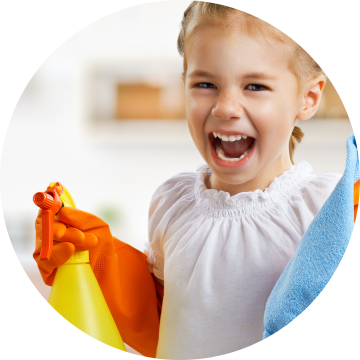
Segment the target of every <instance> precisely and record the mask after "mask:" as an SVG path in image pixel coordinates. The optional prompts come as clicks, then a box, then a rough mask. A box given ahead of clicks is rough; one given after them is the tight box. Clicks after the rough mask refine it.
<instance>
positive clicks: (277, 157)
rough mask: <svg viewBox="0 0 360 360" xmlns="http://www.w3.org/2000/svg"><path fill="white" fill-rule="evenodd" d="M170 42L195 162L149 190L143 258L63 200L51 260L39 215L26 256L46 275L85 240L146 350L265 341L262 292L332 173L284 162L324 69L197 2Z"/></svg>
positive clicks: (245, 19) (126, 331)
mask: <svg viewBox="0 0 360 360" xmlns="http://www.w3.org/2000/svg"><path fill="white" fill-rule="evenodd" d="M178 50H179V52H180V54H181V55H182V56H183V57H184V72H183V74H182V79H183V82H184V88H185V95H186V110H187V121H188V126H189V130H190V134H191V136H192V139H193V141H194V143H195V145H196V147H197V149H198V150H199V152H200V154H201V155H202V157H203V159H204V161H205V162H206V165H204V166H201V167H200V168H199V169H198V170H197V171H196V172H195V173H182V174H179V175H176V176H174V177H172V178H171V179H169V180H168V181H166V182H165V183H164V184H162V185H161V186H160V187H159V188H158V189H157V190H156V192H155V194H154V196H153V198H152V201H151V205H150V213H149V242H148V244H147V250H146V256H145V255H144V254H142V253H140V252H139V251H137V250H136V249H133V248H132V247H130V246H129V245H127V244H125V243H123V242H121V241H119V240H117V239H116V238H113V237H112V235H111V232H110V230H109V228H108V226H107V225H106V224H105V223H104V222H103V221H101V220H100V219H98V218H97V217H95V216H94V215H91V214H88V213H84V212H82V211H80V210H76V209H70V208H63V209H61V211H60V212H59V215H58V219H59V221H57V222H56V223H55V225H54V238H55V239H56V240H57V242H56V244H55V246H54V249H53V254H52V257H51V259H50V261H49V262H43V261H40V260H39V251H40V248H41V218H40V217H38V218H37V221H36V229H37V245H36V250H35V252H34V258H35V260H36V261H37V263H38V266H39V269H40V272H41V274H42V276H43V279H44V281H45V283H47V284H48V285H51V284H52V282H53V279H54V276H55V273H56V268H57V267H58V266H59V265H61V264H63V263H64V262H65V261H66V260H67V259H68V258H69V257H70V256H71V254H72V253H73V252H74V251H78V250H85V249H91V250H90V258H91V259H90V263H91V266H92V268H93V269H94V272H95V275H96V276H97V279H98V281H99V284H100V287H101V289H102V291H103V293H104V296H105V299H106V301H107V303H108V305H109V308H110V310H111V312H112V315H113V317H114V319H115V322H116V323H117V325H118V328H119V330H120V333H121V335H122V337H123V340H124V341H125V342H126V343H127V344H129V345H130V346H132V347H133V348H135V349H136V350H138V351H139V352H141V353H142V354H144V355H146V356H153V357H154V356H155V355H156V357H159V358H168V359H190V358H204V357H211V356H216V355H221V354H225V353H229V352H232V351H235V350H239V349H242V348H244V347H247V346H249V345H252V344H254V343H256V342H258V341H260V340H261V339H262V337H263V332H264V326H263V316H264V311H265V304H266V301H267V299H268V297H269V295H270V293H271V290H272V289H273V287H274V285H275V283H276V281H277V280H278V278H279V276H280V275H281V273H282V271H283V270H284V268H285V266H286V265H287V263H288V262H289V260H290V258H291V257H292V255H293V254H294V252H295V250H296V248H297V245H298V243H299V241H300V239H301V238H302V236H303V234H304V233H305V231H306V229H307V228H308V226H309V224H310V223H311V221H312V220H313V218H314V216H315V215H316V214H317V212H318V210H319V209H320V208H321V207H322V205H323V204H324V202H325V201H326V199H327V198H328V196H329V195H330V193H331V192H332V190H333V189H334V187H335V185H336V184H337V182H338V181H339V179H340V177H341V174H337V173H326V174H322V175H318V176H316V175H314V174H312V168H311V166H310V164H309V163H307V162H305V161H303V162H301V163H299V164H297V165H294V162H293V153H294V149H295V146H296V143H297V142H300V141H301V138H302V136H303V133H302V131H301V130H300V128H298V127H296V126H294V124H295V121H296V119H299V120H302V121H305V120H308V119H310V118H311V117H312V116H313V115H314V114H315V112H316V110H317V108H318V106H319V103H320V99H321V94H322V91H323V89H324V86H325V81H326V79H325V75H324V73H323V71H322V70H321V68H320V67H319V66H318V65H317V64H316V63H315V61H314V60H313V59H312V58H311V57H310V56H309V55H308V54H307V53H306V52H305V51H304V50H303V49H302V48H301V47H300V46H299V45H297V44H296V43H295V42H294V41H292V40H291V39H290V38H289V37H287V36H286V35H285V34H283V33H282V32H280V31H279V30H277V29H276V28H274V27H272V26H271V25H269V24H267V23H265V22H264V21H262V20H260V19H258V18H255V17H253V16H251V15H249V14H246V13H243V12H241V11H239V10H235V9H232V8H229V7H226V6H223V5H217V4H212V3H205V2H197V1H195V2H193V3H192V4H191V5H190V6H189V7H188V9H187V10H186V11H185V13H184V18H183V21H182V27H181V31H180V34H179V37H178ZM64 224H66V225H68V226H71V227H66V226H65V225H64ZM148 269H150V272H149V270H148ZM124 289H126V292H125V290H124ZM160 315H161V318H160ZM155 352H156V353H155Z"/></svg>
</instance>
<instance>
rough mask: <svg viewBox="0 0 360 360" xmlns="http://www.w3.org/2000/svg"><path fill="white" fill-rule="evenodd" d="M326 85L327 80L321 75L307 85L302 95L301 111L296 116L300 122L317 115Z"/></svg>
mask: <svg viewBox="0 0 360 360" xmlns="http://www.w3.org/2000/svg"><path fill="white" fill-rule="evenodd" d="M325 83H326V79H325V76H323V75H319V76H317V77H316V78H314V79H312V80H310V81H309V82H308V83H307V85H306V87H305V90H304V94H303V95H302V99H301V104H300V105H301V106H300V110H299V113H298V114H297V116H296V117H297V118H298V119H299V120H309V119H310V118H311V117H312V116H314V115H315V113H316V111H317V109H318V107H319V105H320V100H321V95H322V92H323V90H324V87H325Z"/></svg>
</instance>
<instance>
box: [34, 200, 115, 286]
mask: <svg viewBox="0 0 360 360" xmlns="http://www.w3.org/2000/svg"><path fill="white" fill-rule="evenodd" d="M66 225H68V226H71V227H67V226H66ZM99 226H100V227H101V226H103V227H104V226H105V227H107V229H108V226H107V224H105V223H104V222H103V221H102V220H100V219H99V218H97V217H96V216H94V215H91V214H89V213H86V212H83V211H81V210H78V209H74V208H70V207H64V208H62V209H61V210H60V211H59V213H58V220H54V226H53V236H54V246H53V251H52V254H51V257H50V259H49V261H46V260H40V250H41V246H42V219H41V211H39V213H38V216H37V218H36V221H35V229H36V247H35V251H34V254H33V257H34V259H35V261H36V262H37V264H38V268H39V270H40V274H41V276H42V278H43V280H44V282H45V284H46V285H50V286H51V285H52V283H53V281H54V277H55V274H56V270H57V268H58V267H59V266H60V265H62V264H64V263H65V262H66V261H67V260H68V259H69V258H70V257H71V255H72V254H73V253H74V252H75V251H85V250H90V249H92V248H94V247H95V246H96V245H97V244H98V238H97V236H96V235H95V234H94V233H92V232H91V231H90V230H91V229H92V228H93V227H99ZM108 231H109V232H110V230H108ZM95 233H99V231H98V229H97V231H95Z"/></svg>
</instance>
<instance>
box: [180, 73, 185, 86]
mask: <svg viewBox="0 0 360 360" xmlns="http://www.w3.org/2000/svg"><path fill="white" fill-rule="evenodd" d="M181 80H182V82H183V83H184V85H185V73H184V72H183V73H182V74H181Z"/></svg>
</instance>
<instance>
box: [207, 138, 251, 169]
mask: <svg viewBox="0 0 360 360" xmlns="http://www.w3.org/2000/svg"><path fill="white" fill-rule="evenodd" d="M209 140H210V144H211V146H212V148H213V149H214V151H215V153H216V155H217V156H218V157H219V158H220V159H221V160H224V161H229V162H236V161H240V160H242V159H243V158H245V157H246V155H247V154H249V153H250V151H251V150H252V149H253V147H254V144H255V139H254V138H253V137H250V136H246V135H242V134H233V135H223V134H221V133H216V132H212V133H210V134H209Z"/></svg>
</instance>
